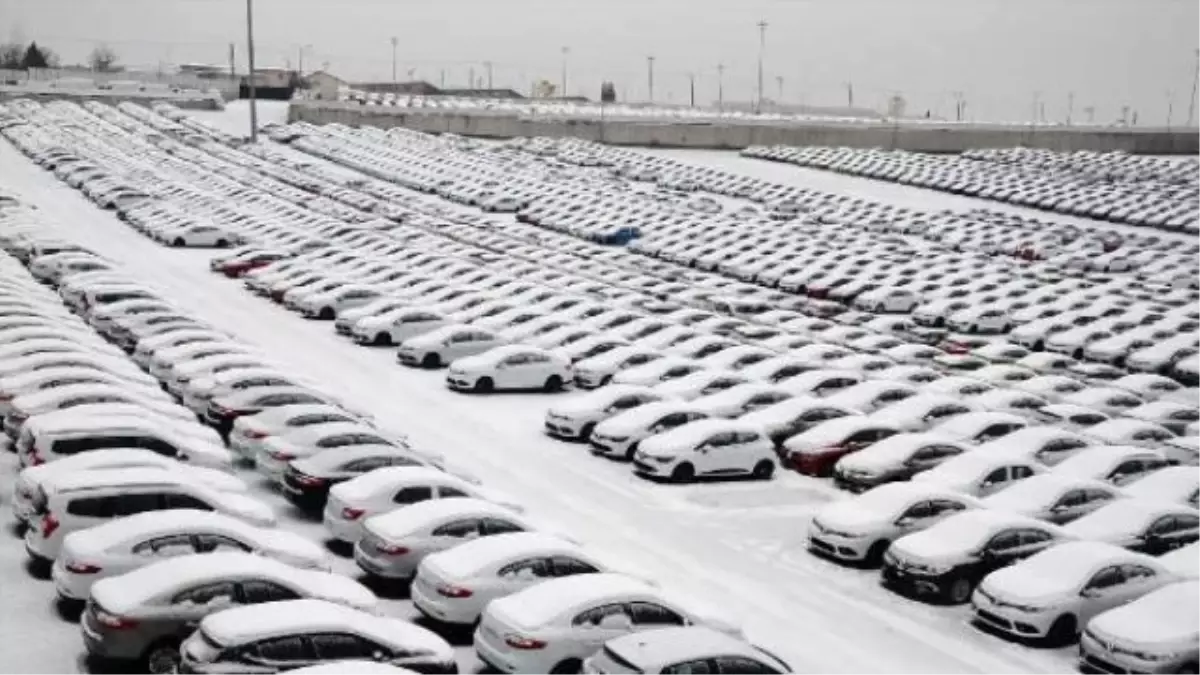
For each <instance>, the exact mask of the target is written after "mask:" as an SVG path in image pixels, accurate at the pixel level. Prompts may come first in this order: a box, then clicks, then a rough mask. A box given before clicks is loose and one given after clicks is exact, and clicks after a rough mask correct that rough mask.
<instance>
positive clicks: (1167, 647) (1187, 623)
mask: <svg viewBox="0 0 1200 675" xmlns="http://www.w3.org/2000/svg"><path fill="white" fill-rule="evenodd" d="M1193 567H1194V565H1193ZM1197 594H1200V581H1197V580H1195V579H1190V580H1186V581H1176V582H1174V583H1171V584H1168V585H1165V586H1162V587H1160V588H1158V589H1157V590H1155V591H1152V592H1150V593H1147V594H1146V595H1143V596H1142V597H1140V598H1138V599H1137V600H1134V601H1133V602H1130V603H1128V604H1125V605H1121V606H1119V607H1116V608H1113V609H1110V610H1108V611H1106V612H1103V613H1101V614H1098V615H1096V616H1094V617H1093V618H1092V619H1091V620H1090V621H1088V622H1087V624H1086V625H1085V627H1084V629H1083V633H1082V634H1081V635H1080V636H1079V667H1080V669H1081V670H1085V671H1089V670H1095V671H1098V672H1109V673H1111V672H1128V673H1152V672H1159V673H1179V672H1184V671H1187V672H1191V671H1193V670H1195V669H1196V668H1195V665H1196V663H1197V662H1200V648H1197V644H1198V643H1200V614H1198V613H1197V612H1196V608H1195V607H1193V606H1192V603H1190V602H1180V598H1191V597H1194V596H1195V595H1197Z"/></svg>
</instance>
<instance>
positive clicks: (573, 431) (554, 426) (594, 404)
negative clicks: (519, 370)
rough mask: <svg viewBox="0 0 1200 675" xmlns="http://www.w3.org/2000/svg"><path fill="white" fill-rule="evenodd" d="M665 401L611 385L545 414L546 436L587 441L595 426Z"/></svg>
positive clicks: (651, 392)
mask: <svg viewBox="0 0 1200 675" xmlns="http://www.w3.org/2000/svg"><path fill="white" fill-rule="evenodd" d="M660 400H662V396H661V395H659V394H658V393H657V392H655V391H654V390H653V389H651V388H649V387H641V386H637V385H632V384H610V385H608V386H606V387H601V388H600V389H597V390H596V391H593V392H590V393H587V394H581V395H579V396H574V397H572V398H569V399H567V400H566V401H563V402H562V403H559V404H557V405H555V406H553V407H551V408H550V409H549V410H547V411H546V423H545V424H546V433H547V434H550V435H551V436H557V437H559V438H566V439H569V440H580V441H587V440H588V438H589V437H591V435H592V430H593V429H595V428H596V425H597V424H599V423H601V422H603V421H604V420H607V419H609V418H610V417H612V416H614V415H619V414H620V413H622V412H625V411H626V410H632V409H634V408H636V407H638V406H640V405H643V404H646V403H652V402H654V401H660Z"/></svg>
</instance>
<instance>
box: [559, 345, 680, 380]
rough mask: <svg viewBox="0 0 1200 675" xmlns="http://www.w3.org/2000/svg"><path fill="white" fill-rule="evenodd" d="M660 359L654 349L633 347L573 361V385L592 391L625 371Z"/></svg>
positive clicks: (624, 347) (618, 348)
mask: <svg viewBox="0 0 1200 675" xmlns="http://www.w3.org/2000/svg"><path fill="white" fill-rule="evenodd" d="M662 358H663V355H662V353H660V352H658V351H657V350H654V349H649V348H645V347H636V346H633V345H629V346H621V347H616V348H615V349H611V350H608V351H605V352H604V353H602V354H597V355H595V356H591V357H588V358H585V359H581V360H578V361H575V364H574V366H573V371H574V373H575V384H577V385H579V386H580V387H583V388H585V389H594V388H596V387H599V386H602V385H605V384H608V383H609V382H611V381H612V379H613V378H614V377H615V376H616V375H618V374H620V373H621V372H623V371H625V370H631V369H633V368H637V367H639V366H644V365H646V364H649V363H653V362H655V361H658V360H661V359H662Z"/></svg>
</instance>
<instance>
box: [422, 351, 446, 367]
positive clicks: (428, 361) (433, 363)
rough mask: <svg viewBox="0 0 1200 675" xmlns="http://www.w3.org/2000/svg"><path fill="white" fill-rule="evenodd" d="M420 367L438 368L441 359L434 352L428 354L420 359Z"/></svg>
mask: <svg viewBox="0 0 1200 675" xmlns="http://www.w3.org/2000/svg"><path fill="white" fill-rule="evenodd" d="M421 365H422V366H424V367H426V368H438V367H440V366H441V365H442V357H441V356H439V355H438V354H437V353H436V352H430V353H428V354H426V355H425V358H423V359H421Z"/></svg>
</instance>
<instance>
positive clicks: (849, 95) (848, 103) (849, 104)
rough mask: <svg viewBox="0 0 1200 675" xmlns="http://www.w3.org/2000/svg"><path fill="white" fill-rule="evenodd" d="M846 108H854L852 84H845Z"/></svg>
mask: <svg viewBox="0 0 1200 675" xmlns="http://www.w3.org/2000/svg"><path fill="white" fill-rule="evenodd" d="M846 107H847V108H853V107H854V83H853V82H847V83H846Z"/></svg>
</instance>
